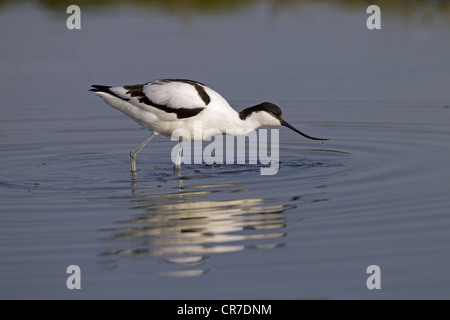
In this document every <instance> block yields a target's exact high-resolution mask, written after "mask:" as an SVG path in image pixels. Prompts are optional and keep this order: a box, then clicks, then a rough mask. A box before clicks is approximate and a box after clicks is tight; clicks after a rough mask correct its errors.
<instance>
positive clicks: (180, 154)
mask: <svg viewBox="0 0 450 320" xmlns="http://www.w3.org/2000/svg"><path fill="white" fill-rule="evenodd" d="M179 141H180V143H179V144H178V145H179V148H178V153H177V161H176V162H175V167H174V171H175V174H177V175H180V168H181V156H182V154H183V137H180V138H179Z"/></svg>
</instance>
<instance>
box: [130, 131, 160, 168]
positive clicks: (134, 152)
mask: <svg viewBox="0 0 450 320" xmlns="http://www.w3.org/2000/svg"><path fill="white" fill-rule="evenodd" d="M156 135H158V133H156V132H153V133H152V135H151V136H150V137H148V138H147V139H145V140H144V141H142V142H141V143H140V144H139V145H138V146H137V147H136V148H134V149H133V150H131V152H130V160H131V172H136V156H137V154H138V152H139V151H141V149H142V148H143V147H145V145H146V144H147V143H148V142H149V141H150V140H152V139H153V137H154V136H156Z"/></svg>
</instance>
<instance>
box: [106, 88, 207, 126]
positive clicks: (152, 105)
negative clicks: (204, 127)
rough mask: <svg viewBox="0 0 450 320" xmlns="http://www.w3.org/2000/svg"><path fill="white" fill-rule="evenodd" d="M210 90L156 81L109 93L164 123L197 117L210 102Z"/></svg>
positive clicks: (111, 90)
mask: <svg viewBox="0 0 450 320" xmlns="http://www.w3.org/2000/svg"><path fill="white" fill-rule="evenodd" d="M206 90H207V88H206V87H205V86H204V85H203V84H201V83H199V82H195V81H191V80H156V81H152V82H149V83H146V84H136V85H126V86H118V87H110V88H109V92H110V93H112V94H114V95H115V96H116V97H119V98H121V99H123V100H126V101H128V102H129V103H131V104H133V105H135V106H137V107H139V108H141V109H143V110H146V111H148V112H151V113H153V114H155V115H157V116H158V117H160V118H164V120H171V119H172V118H173V120H175V119H183V118H189V117H193V116H196V115H197V114H198V113H200V112H201V111H202V110H203V109H204V108H205V107H206V106H207V105H208V104H209V102H210V101H211V98H210V96H209V95H208V93H207V92H206Z"/></svg>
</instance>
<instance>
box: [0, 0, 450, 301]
mask: <svg viewBox="0 0 450 320" xmlns="http://www.w3.org/2000/svg"><path fill="white" fill-rule="evenodd" d="M80 6H81V10H82V18H81V27H82V28H81V30H72V31H71V30H68V29H67V28H66V19H67V17H68V15H67V14H66V13H65V9H66V7H67V6H61V7H56V8H46V7H43V6H40V5H38V4H34V3H29V2H27V3H23V4H20V3H19V4H5V5H3V6H2V7H1V9H0V39H1V43H2V44H1V51H0V75H1V76H0V84H1V85H0V92H1V97H2V99H1V100H0V110H1V118H0V152H1V158H0V159H1V160H0V161H1V162H0V163H1V166H0V201H1V204H0V228H1V231H0V298H3V299H10V298H32V299H38V298H41V299H42V298H65V299H72V298H73V299H80V298H81V299H92V298H130V299H133V298H144V299H188V298H189V299H198V298H213V299H220V298H236V299H241V298H250V299H259V298H269V299H297V298H300V299H301V298H328V299H345V298H362V299H383V298H384V299H405V298H406V299H415V298H425V299H431V298H437V299H448V298H450V277H449V275H448V270H450V232H449V227H450V210H449V207H450V126H449V124H450V95H449V92H450V90H449V83H450V82H449V74H450V56H449V55H448V54H447V53H448V52H450V38H449V37H448V34H449V31H450V23H449V21H450V20H449V14H450V9H449V8H448V5H447V4H446V3H444V5H443V7H442V8H438V7H428V6H423V7H420V6H419V8H416V7H413V8H400V10H397V9H396V8H387V9H386V10H385V9H384V8H383V7H382V30H373V31H369V30H368V29H367V28H366V19H367V17H368V15H367V14H366V13H365V10H366V6H365V5H362V6H360V7H359V6H358V5H349V6H347V5H346V3H345V2H342V3H341V4H340V5H339V6H336V5H328V4H327V2H321V3H320V4H310V3H308V2H305V3H303V2H301V3H300V2H299V3H297V2H289V4H287V5H281V4H278V2H270V1H269V2H268V1H260V2H253V3H250V4H247V5H242V6H241V5H239V4H236V5H235V6H231V7H225V8H220V7H219V8H208V7H207V8H190V7H187V8H184V9H183V8H178V7H175V8H170V7H157V6H151V5H150V6H144V7H142V6H140V5H136V6H120V5H117V6H111V7H102V6H94V7H89V6H87V5H85V6H83V4H81V5H80ZM158 78H191V79H195V80H198V81H201V82H204V83H206V84H208V85H209V86H211V87H212V88H214V89H216V90H217V91H219V92H220V93H222V94H223V96H224V97H225V98H227V99H228V101H229V102H230V103H231V105H233V106H234V107H235V108H236V109H237V110H241V109H242V108H244V107H247V106H251V105H254V104H257V103H259V102H261V101H272V102H274V103H277V104H279V105H280V106H282V108H283V111H284V114H285V118H286V119H287V120H288V122H289V123H291V124H292V125H294V126H296V127H298V128H299V129H300V130H302V131H304V132H306V133H308V134H310V135H313V136H319V137H325V138H331V140H330V141H327V142H326V143H324V144H321V143H320V142H315V141H309V140H305V139H303V138H302V137H300V136H298V135H296V134H295V133H293V132H291V131H289V130H288V129H286V128H281V129H280V147H281V149H280V169H279V172H278V174H276V175H273V176H261V175H260V174H259V172H260V167H259V165H206V164H202V165H185V166H183V168H182V172H181V176H177V175H174V173H173V168H172V163H171V160H170V152H171V150H172V148H173V147H174V142H171V141H170V140H168V139H167V138H163V137H157V138H155V140H154V141H152V142H151V143H150V144H149V145H148V146H147V147H146V148H145V149H143V150H142V151H141V153H140V154H139V157H138V168H139V172H138V176H137V179H135V180H133V179H132V177H131V175H130V172H129V159H128V152H129V151H130V150H131V149H132V148H133V147H134V146H135V145H137V144H138V143H139V142H140V141H141V140H143V139H144V138H145V137H146V136H147V135H148V132H145V131H143V130H140V129H139V126H138V125H137V124H136V123H134V122H133V121H131V120H129V119H127V118H126V117H125V116H123V115H122V114H120V113H119V112H117V111H116V110H114V109H112V108H110V107H109V106H107V105H106V104H105V103H104V102H103V101H102V100H100V99H99V98H97V97H95V95H93V94H92V93H90V92H88V91H87V90H88V88H89V87H90V85H91V84H96V83H99V84H133V83H141V82H146V81H150V80H153V79H158ZM206 145H207V143H205V146H206ZM73 264H75V265H78V266H79V267H80V268H81V287H82V289H81V290H68V289H67V287H66V279H67V277H68V274H66V268H67V267H68V266H69V265H73ZM369 265H378V266H379V267H380V269H381V289H380V290H368V289H367V287H366V280H367V277H368V276H369V275H368V274H366V269H367V267H368V266H369Z"/></svg>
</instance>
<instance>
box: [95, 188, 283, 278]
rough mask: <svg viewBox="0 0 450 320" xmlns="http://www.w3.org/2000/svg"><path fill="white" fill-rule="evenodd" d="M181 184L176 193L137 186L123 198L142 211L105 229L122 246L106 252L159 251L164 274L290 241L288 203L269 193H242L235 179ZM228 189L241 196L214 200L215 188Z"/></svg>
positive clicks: (192, 270) (194, 271)
mask: <svg viewBox="0 0 450 320" xmlns="http://www.w3.org/2000/svg"><path fill="white" fill-rule="evenodd" d="M179 186H180V187H179V191H178V192H174V193H168V194H150V195H145V194H144V195H143V194H139V192H137V191H136V190H134V192H132V195H131V196H130V197H127V198H124V199H125V200H127V201H128V202H131V203H133V206H132V207H131V208H132V209H133V210H136V211H137V213H136V214H133V215H131V216H130V217H129V219H126V220H123V221H118V222H117V223H116V226H114V227H112V228H108V229H104V231H106V232H108V233H109V236H108V240H110V241H113V243H114V246H117V247H118V249H115V250H110V251H107V252H103V253H102V254H101V256H103V257H110V258H112V257H114V258H117V259H119V258H121V257H140V258H142V257H146V256H153V257H160V261H162V262H164V263H167V267H168V268H167V269H168V270H167V271H163V272H160V273H159V274H161V275H164V276H179V277H191V276H200V275H204V274H206V273H207V272H209V271H211V268H206V267H205V265H206V266H207V265H208V263H205V260H206V259H207V258H209V257H210V256H211V255H214V254H220V253H226V252H238V251H243V250H246V249H273V248H278V247H282V246H284V245H285V243H284V242H281V239H282V238H284V237H285V236H286V232H285V231H284V228H285V220H284V210H285V206H284V205H281V204H279V203H277V202H276V201H275V200H269V199H259V198H253V199H251V198H250V199H247V198H238V197H239V196H242V194H245V190H240V189H236V188H238V187H239V186H237V185H233V184H228V185H204V186H195V187H189V188H185V187H184V186H183V183H182V182H179ZM186 189H188V190H186ZM228 190H231V192H230V193H229V194H227V197H230V196H231V195H233V196H234V197H236V198H237V199H231V200H220V199H218V200H211V198H213V194H214V193H220V192H223V191H228ZM223 197H224V196H223V195H221V197H219V198H223ZM114 246H113V247H114ZM169 265H170V266H171V267H170V268H169ZM173 266H176V268H175V270H171V269H174V268H173Z"/></svg>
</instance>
